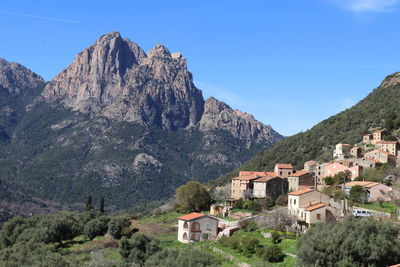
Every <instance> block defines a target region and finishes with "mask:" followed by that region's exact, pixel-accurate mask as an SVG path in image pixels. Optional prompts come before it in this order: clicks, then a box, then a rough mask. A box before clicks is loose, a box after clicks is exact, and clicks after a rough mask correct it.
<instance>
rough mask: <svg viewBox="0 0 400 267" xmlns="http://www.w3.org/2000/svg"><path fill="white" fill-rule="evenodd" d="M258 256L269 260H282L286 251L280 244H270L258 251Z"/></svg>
mask: <svg viewBox="0 0 400 267" xmlns="http://www.w3.org/2000/svg"><path fill="white" fill-rule="evenodd" d="M257 254H258V256H259V257H260V258H261V259H263V260H265V261H268V262H281V261H283V260H284V259H285V253H283V251H282V249H281V248H280V247H279V246H278V245H269V246H265V247H263V248H261V249H260V250H258V251H257Z"/></svg>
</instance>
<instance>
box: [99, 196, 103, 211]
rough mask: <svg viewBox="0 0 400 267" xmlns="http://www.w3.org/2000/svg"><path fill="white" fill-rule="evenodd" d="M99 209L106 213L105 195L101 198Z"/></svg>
mask: <svg viewBox="0 0 400 267" xmlns="http://www.w3.org/2000/svg"><path fill="white" fill-rule="evenodd" d="M99 211H100V212H101V213H104V197H101V198H100V204H99Z"/></svg>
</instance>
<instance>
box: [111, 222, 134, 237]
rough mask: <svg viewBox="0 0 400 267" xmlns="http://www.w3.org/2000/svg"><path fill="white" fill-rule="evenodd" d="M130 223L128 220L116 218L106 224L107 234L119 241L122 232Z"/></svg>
mask: <svg viewBox="0 0 400 267" xmlns="http://www.w3.org/2000/svg"><path fill="white" fill-rule="evenodd" d="M130 225H131V222H130V221H129V219H128V218H124V217H117V218H113V219H112V220H111V221H110V222H109V223H108V233H109V234H110V235H112V236H113V237H114V238H116V239H120V238H121V237H122V234H123V231H124V229H125V228H127V227H129V226H130Z"/></svg>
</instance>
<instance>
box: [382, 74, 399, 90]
mask: <svg viewBox="0 0 400 267" xmlns="http://www.w3.org/2000/svg"><path fill="white" fill-rule="evenodd" d="M396 84H400V72H396V73H393V74H392V75H389V76H387V77H386V78H385V79H384V80H383V81H382V84H381V87H389V86H395V85H396Z"/></svg>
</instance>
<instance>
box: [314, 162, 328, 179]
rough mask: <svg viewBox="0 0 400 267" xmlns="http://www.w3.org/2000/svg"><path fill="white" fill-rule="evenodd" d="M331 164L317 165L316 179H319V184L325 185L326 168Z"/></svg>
mask: <svg viewBox="0 0 400 267" xmlns="http://www.w3.org/2000/svg"><path fill="white" fill-rule="evenodd" d="M328 164H329V163H322V164H317V166H316V167H315V179H317V184H323V178H324V177H325V175H324V173H325V166H326V165H328Z"/></svg>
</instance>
